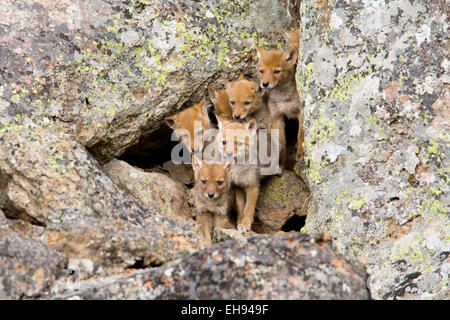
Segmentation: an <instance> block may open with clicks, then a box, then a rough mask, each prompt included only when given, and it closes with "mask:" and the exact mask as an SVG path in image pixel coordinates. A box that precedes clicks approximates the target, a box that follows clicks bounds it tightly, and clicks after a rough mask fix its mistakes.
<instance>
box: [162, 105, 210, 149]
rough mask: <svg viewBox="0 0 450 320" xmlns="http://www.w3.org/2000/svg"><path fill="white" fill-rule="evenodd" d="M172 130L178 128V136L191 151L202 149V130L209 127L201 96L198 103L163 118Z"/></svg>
mask: <svg viewBox="0 0 450 320" xmlns="http://www.w3.org/2000/svg"><path fill="white" fill-rule="evenodd" d="M164 121H165V123H166V124H167V125H168V126H169V127H170V128H172V129H173V130H180V134H178V138H179V139H180V141H181V142H183V143H184V144H185V145H186V147H188V148H189V150H190V151H191V152H193V153H197V152H199V151H201V150H203V130H206V129H209V116H208V111H207V109H206V105H205V99H204V98H203V99H202V101H200V103H199V104H197V105H195V106H193V107H190V108H189V109H186V110H183V111H181V112H179V113H177V114H175V115H173V116H170V117H166V118H164Z"/></svg>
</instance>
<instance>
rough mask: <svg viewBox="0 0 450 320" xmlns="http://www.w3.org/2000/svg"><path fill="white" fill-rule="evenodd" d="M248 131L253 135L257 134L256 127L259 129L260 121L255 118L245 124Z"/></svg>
mask: <svg viewBox="0 0 450 320" xmlns="http://www.w3.org/2000/svg"><path fill="white" fill-rule="evenodd" d="M245 128H246V129H247V132H248V133H249V134H250V135H251V136H252V135H255V134H256V129H258V122H257V121H256V120H255V119H252V120H250V121H249V122H247V124H246V125H245Z"/></svg>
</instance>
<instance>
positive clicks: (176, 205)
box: [103, 159, 194, 218]
mask: <svg viewBox="0 0 450 320" xmlns="http://www.w3.org/2000/svg"><path fill="white" fill-rule="evenodd" d="M103 169H104V170H105V172H106V174H107V175H108V176H109V177H110V178H111V179H112V181H113V182H114V183H115V184H116V185H118V186H119V187H121V188H122V189H123V190H125V191H127V192H129V193H130V194H131V195H133V196H134V197H136V198H137V199H139V200H141V201H142V203H143V205H144V206H145V207H148V208H149V209H150V210H157V211H158V214H164V215H169V216H178V217H185V218H192V216H193V214H194V213H193V212H192V209H191V207H190V206H189V204H188V200H189V199H188V194H187V188H186V187H185V186H184V185H183V184H182V183H180V182H176V181H173V180H172V179H171V178H169V177H168V176H167V175H165V174H162V173H158V172H145V171H144V170H142V169H139V168H135V167H133V166H130V165H129V164H128V163H126V162H125V161H121V160H117V159H114V160H111V161H110V162H108V163H107V164H106V165H104V166H103Z"/></svg>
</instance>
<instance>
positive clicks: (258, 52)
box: [255, 44, 264, 59]
mask: <svg viewBox="0 0 450 320" xmlns="http://www.w3.org/2000/svg"><path fill="white" fill-rule="evenodd" d="M255 49H256V55H257V56H258V59H261V56H262V54H263V51H264V50H263V49H261V48H260V47H258V45H256V44H255Z"/></svg>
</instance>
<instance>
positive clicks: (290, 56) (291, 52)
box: [283, 46, 298, 64]
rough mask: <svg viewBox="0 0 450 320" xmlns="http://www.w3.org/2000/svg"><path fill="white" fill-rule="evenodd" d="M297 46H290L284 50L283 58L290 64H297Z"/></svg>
mask: <svg viewBox="0 0 450 320" xmlns="http://www.w3.org/2000/svg"><path fill="white" fill-rule="evenodd" d="M297 56H298V52H297V48H296V47H294V46H290V47H289V48H287V49H286V51H284V52H283V58H284V59H285V60H286V62H288V63H289V64H295V63H296V62H297Z"/></svg>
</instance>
